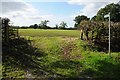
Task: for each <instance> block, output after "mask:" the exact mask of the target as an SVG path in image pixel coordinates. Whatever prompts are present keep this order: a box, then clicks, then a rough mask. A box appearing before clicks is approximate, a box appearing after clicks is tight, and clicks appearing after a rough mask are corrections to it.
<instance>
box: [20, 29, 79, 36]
mask: <svg viewBox="0 0 120 80" xmlns="http://www.w3.org/2000/svg"><path fill="white" fill-rule="evenodd" d="M79 32H80V31H77V30H49V29H48V30H44V29H27V30H26V29H19V33H20V36H31V37H34V36H39V37H40V36H41V37H43V36H44V37H55V36H67V37H79Z"/></svg>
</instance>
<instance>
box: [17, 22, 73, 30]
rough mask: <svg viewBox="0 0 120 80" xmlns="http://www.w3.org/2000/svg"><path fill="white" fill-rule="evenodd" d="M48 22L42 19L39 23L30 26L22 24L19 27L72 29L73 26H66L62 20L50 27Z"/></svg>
mask: <svg viewBox="0 0 120 80" xmlns="http://www.w3.org/2000/svg"><path fill="white" fill-rule="evenodd" d="M48 22H50V21H49V20H44V21H41V22H40V24H33V25H30V26H22V27H19V28H21V29H28V28H33V29H66V30H74V29H75V28H74V27H73V28H72V27H68V26H67V23H66V22H64V21H62V22H61V23H60V24H59V25H58V24H56V25H55V26H54V27H50V26H48V25H47V24H48Z"/></svg>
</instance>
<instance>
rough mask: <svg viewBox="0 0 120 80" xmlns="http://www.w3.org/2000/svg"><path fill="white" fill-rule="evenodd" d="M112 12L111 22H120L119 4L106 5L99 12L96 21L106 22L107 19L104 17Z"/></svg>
mask: <svg viewBox="0 0 120 80" xmlns="http://www.w3.org/2000/svg"><path fill="white" fill-rule="evenodd" d="M109 12H110V14H111V15H110V16H111V21H113V22H119V21H120V16H119V15H120V5H119V4H114V3H111V4H108V5H106V6H105V7H104V8H101V9H100V10H99V11H98V12H97V17H96V20H97V21H101V20H102V21H104V20H106V19H104V15H106V14H108V13H109Z"/></svg>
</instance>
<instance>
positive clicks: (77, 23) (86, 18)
mask: <svg viewBox="0 0 120 80" xmlns="http://www.w3.org/2000/svg"><path fill="white" fill-rule="evenodd" d="M89 19H90V18H88V17H87V16H85V15H81V16H80V15H78V16H76V17H75V19H74V21H75V25H74V27H78V25H79V24H80V22H81V21H83V20H89Z"/></svg>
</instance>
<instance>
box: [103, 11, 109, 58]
mask: <svg viewBox="0 0 120 80" xmlns="http://www.w3.org/2000/svg"><path fill="white" fill-rule="evenodd" d="M104 17H105V18H107V17H109V45H108V49H109V50H108V53H109V56H110V57H111V52H110V12H109V13H108V14H107V15H105V16H104Z"/></svg>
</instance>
